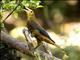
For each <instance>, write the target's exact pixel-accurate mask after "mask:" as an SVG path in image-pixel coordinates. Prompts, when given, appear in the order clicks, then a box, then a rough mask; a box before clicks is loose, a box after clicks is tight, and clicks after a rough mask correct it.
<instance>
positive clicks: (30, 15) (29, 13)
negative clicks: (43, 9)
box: [25, 7, 35, 20]
mask: <svg viewBox="0 0 80 60" xmlns="http://www.w3.org/2000/svg"><path fill="white" fill-rule="evenodd" d="M25 12H26V15H27V20H34V19H35V14H34V11H33V10H31V9H29V8H28V7H26V8H25Z"/></svg>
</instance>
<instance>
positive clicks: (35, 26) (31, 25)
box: [27, 20, 55, 45]
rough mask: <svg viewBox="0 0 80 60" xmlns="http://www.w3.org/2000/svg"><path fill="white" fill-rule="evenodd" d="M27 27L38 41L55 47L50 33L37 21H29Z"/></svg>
mask: <svg viewBox="0 0 80 60" xmlns="http://www.w3.org/2000/svg"><path fill="white" fill-rule="evenodd" d="M27 27H28V30H29V32H30V33H31V34H32V35H33V36H34V37H35V38H36V39H37V41H38V42H40V41H45V42H47V43H50V44H53V45H54V43H55V42H54V41H53V40H52V39H51V38H50V36H49V35H48V33H47V32H46V31H45V30H44V29H43V28H42V27H41V26H40V25H39V23H37V22H36V21H34V20H29V21H28V22H27ZM34 32H35V33H34Z"/></svg>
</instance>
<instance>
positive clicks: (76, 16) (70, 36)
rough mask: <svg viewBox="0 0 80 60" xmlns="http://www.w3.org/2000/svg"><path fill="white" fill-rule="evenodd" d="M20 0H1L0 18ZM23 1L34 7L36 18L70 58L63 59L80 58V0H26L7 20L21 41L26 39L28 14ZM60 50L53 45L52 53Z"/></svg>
mask: <svg viewBox="0 0 80 60" xmlns="http://www.w3.org/2000/svg"><path fill="white" fill-rule="evenodd" d="M18 2H19V0H2V1H0V19H1V20H3V19H4V18H5V17H6V16H7V15H8V14H9V13H10V12H11V11H12V10H13V9H14V8H15V6H16V4H17V3H18ZM23 5H24V6H26V7H29V8H30V9H32V10H33V11H34V13H35V16H36V18H37V20H36V21H37V22H39V23H40V25H41V26H42V27H43V28H44V29H45V30H46V31H47V32H48V33H49V35H50V37H51V38H52V39H53V40H54V41H55V42H56V43H57V44H58V45H60V46H61V47H63V48H64V49H65V51H66V52H67V53H68V54H69V58H68V59H66V58H65V59H63V60H80V0H23V1H22V4H21V6H19V7H18V8H17V10H15V11H14V13H13V14H12V15H10V16H9V18H8V19H7V20H6V21H5V24H4V26H5V28H6V29H7V31H8V32H9V34H10V35H11V36H13V37H14V38H17V39H19V40H20V41H21V42H24V41H25V37H24V35H23V33H22V30H23V29H24V28H27V27H26V20H27V14H26V12H25V11H23ZM51 48H52V46H51ZM58 53H60V52H59V50H58V49H57V48H56V49H54V51H53V54H54V55H57V54H58ZM58 57H61V55H60V54H59V55H58Z"/></svg>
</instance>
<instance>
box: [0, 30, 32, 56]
mask: <svg viewBox="0 0 80 60" xmlns="http://www.w3.org/2000/svg"><path fill="white" fill-rule="evenodd" d="M0 38H1V39H0V40H1V41H3V42H4V43H6V44H7V45H9V46H11V47H13V48H14V49H16V50H18V51H20V52H22V53H24V54H27V55H30V56H34V54H33V53H32V51H30V50H29V47H28V44H25V43H22V42H19V40H17V39H15V38H13V37H11V36H10V35H8V34H7V33H5V32H3V31H1V32H0Z"/></svg>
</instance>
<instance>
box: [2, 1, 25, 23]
mask: <svg viewBox="0 0 80 60" xmlns="http://www.w3.org/2000/svg"><path fill="white" fill-rule="evenodd" d="M22 1H23V0H19V3H18V4H17V6H16V7H15V8H14V9H13V11H11V12H10V14H9V15H8V16H7V17H6V18H5V19H4V20H3V21H2V23H4V22H5V20H6V19H7V18H8V17H9V16H10V15H11V14H12V13H13V12H14V11H15V10H16V9H17V8H18V6H19V5H20V4H21V2H22Z"/></svg>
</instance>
